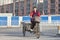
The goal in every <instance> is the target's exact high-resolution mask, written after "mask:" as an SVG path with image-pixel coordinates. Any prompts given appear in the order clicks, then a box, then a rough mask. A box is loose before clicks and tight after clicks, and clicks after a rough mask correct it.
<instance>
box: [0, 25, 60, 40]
mask: <svg viewBox="0 0 60 40" xmlns="http://www.w3.org/2000/svg"><path fill="white" fill-rule="evenodd" d="M40 31H41V32H40V38H39V39H37V38H36V37H35V35H34V34H33V33H30V32H26V36H25V37H23V33H22V27H20V28H0V40H60V37H59V36H57V35H56V34H57V33H58V30H57V27H55V26H46V27H45V26H43V27H41V29H40Z"/></svg>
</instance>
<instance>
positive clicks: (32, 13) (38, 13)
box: [30, 11, 40, 17]
mask: <svg viewBox="0 0 60 40" xmlns="http://www.w3.org/2000/svg"><path fill="white" fill-rule="evenodd" d="M36 13H37V16H39V17H40V12H39V11H37V12H36ZM33 15H34V11H32V12H31V13H30V16H31V17H32V16H33Z"/></svg>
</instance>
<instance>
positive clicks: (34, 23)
mask: <svg viewBox="0 0 60 40" xmlns="http://www.w3.org/2000/svg"><path fill="white" fill-rule="evenodd" d="M35 25H36V22H35V21H31V29H33V28H34V26H35Z"/></svg>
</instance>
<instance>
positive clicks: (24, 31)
mask: <svg viewBox="0 0 60 40" xmlns="http://www.w3.org/2000/svg"><path fill="white" fill-rule="evenodd" d="M25 33H26V26H25V25H24V23H23V36H25Z"/></svg>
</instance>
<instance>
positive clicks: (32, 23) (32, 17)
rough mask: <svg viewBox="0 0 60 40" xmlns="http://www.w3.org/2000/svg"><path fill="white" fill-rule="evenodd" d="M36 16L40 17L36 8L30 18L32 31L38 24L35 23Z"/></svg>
mask: <svg viewBox="0 0 60 40" xmlns="http://www.w3.org/2000/svg"><path fill="white" fill-rule="evenodd" d="M35 16H38V17H40V12H39V11H38V10H37V8H36V7H33V11H32V12H31V13H30V17H31V29H30V31H33V28H34V26H35V24H36V22H35V21H34V20H35V19H34V17H35Z"/></svg>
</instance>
